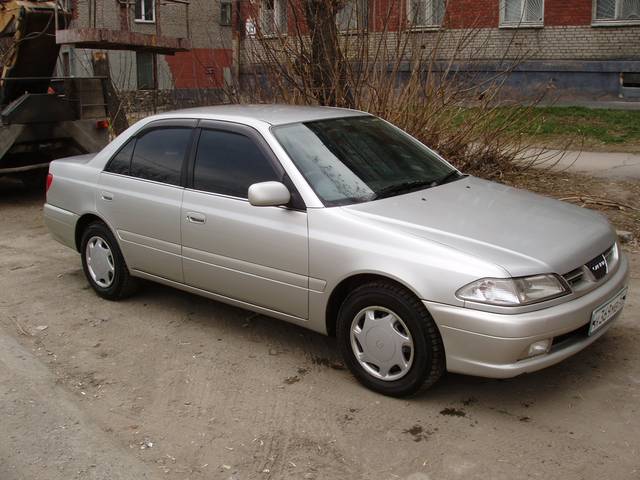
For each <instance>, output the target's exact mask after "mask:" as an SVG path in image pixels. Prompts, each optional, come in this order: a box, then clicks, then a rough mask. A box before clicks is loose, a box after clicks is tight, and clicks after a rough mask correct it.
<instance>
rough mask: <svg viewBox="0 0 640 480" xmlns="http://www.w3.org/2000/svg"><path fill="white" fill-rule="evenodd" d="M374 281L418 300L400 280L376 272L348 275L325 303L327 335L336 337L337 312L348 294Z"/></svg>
mask: <svg viewBox="0 0 640 480" xmlns="http://www.w3.org/2000/svg"><path fill="white" fill-rule="evenodd" d="M374 281H384V282H387V283H390V284H392V285H396V286H398V287H400V288H403V289H404V290H406V291H408V292H410V293H411V294H412V295H414V296H415V297H416V298H417V299H418V300H420V296H419V295H418V294H417V293H416V291H415V290H414V289H412V288H411V287H410V286H409V285H407V284H406V283H404V282H402V281H401V280H399V279H397V278H394V277H392V276H389V275H385V274H382V273H377V272H362V273H356V274H353V275H350V276H348V277H346V278H344V279H342V280H341V281H340V282H339V283H338V284H337V285H336V286H335V287H334V288H333V289H332V290H331V294H330V295H329V300H328V301H327V306H326V308H325V325H326V331H327V335H329V336H331V337H335V336H336V323H337V319H338V311H339V310H340V306H341V305H342V302H344V300H345V298H347V295H349V292H351V291H352V290H353V289H354V288H356V287H358V286H359V285H362V284H364V283H370V282H374Z"/></svg>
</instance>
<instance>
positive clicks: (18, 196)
mask: <svg viewBox="0 0 640 480" xmlns="http://www.w3.org/2000/svg"><path fill="white" fill-rule="evenodd" d="M44 200H45V186H44V185H42V186H41V187H40V186H38V187H27V186H26V185H25V184H24V183H22V182H21V181H20V180H16V179H12V178H0V207H2V206H5V205H12V206H18V205H29V204H34V203H42V202H44Z"/></svg>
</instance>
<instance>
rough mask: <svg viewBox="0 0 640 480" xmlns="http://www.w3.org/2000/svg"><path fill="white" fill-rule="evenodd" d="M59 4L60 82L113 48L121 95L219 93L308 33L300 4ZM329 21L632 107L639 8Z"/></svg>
mask: <svg viewBox="0 0 640 480" xmlns="http://www.w3.org/2000/svg"><path fill="white" fill-rule="evenodd" d="M67 1H68V2H71V4H72V6H73V11H74V15H73V20H72V21H71V25H69V26H68V27H69V29H70V30H71V31H72V32H73V30H76V31H77V32H80V33H79V34H80V37H78V36H76V37H74V36H73V35H72V34H71V35H70V36H69V35H67V36H66V37H64V35H63V40H64V39H65V38H66V41H62V42H59V43H63V44H65V45H66V46H64V47H63V51H62V62H61V69H62V70H63V72H62V73H68V74H72V75H83V74H91V73H92V70H91V61H90V50H87V49H100V48H109V49H110V50H109V51H110V53H109V57H110V63H111V73H112V78H113V79H114V82H115V83H116V85H117V86H118V87H119V88H120V89H122V90H144V89H149V88H153V87H154V85H157V86H158V88H159V89H161V90H168V89H173V88H176V89H179V90H180V91H185V92H197V91H201V90H206V89H214V90H215V89H220V88H221V87H222V86H223V85H224V84H225V82H229V81H231V79H232V78H233V77H236V76H240V77H242V76H243V75H246V74H247V73H248V72H250V71H251V69H252V65H251V59H250V56H249V55H247V52H249V51H250V50H251V49H252V48H255V46H256V44H259V45H260V46H261V47H264V46H265V45H266V46H267V47H269V42H273V38H272V37H278V36H282V35H286V34H287V33H289V35H291V34H292V32H294V31H296V30H297V29H298V28H301V29H302V30H303V31H304V25H303V24H302V25H300V23H301V15H300V11H299V10H298V11H296V9H297V6H299V3H297V2H300V1H301V0H165V1H163V2H160V0H130V1H124V0H67ZM336 22H337V24H338V27H339V30H340V31H341V32H342V34H344V37H345V38H347V37H349V34H350V33H352V31H353V30H354V29H357V30H359V31H361V32H365V35H366V37H367V39H368V41H370V42H374V43H375V42H379V41H382V40H384V41H387V42H392V41H393V39H394V35H397V34H398V33H397V32H398V31H400V30H402V31H403V32H405V33H407V32H408V34H409V35H415V36H416V37H419V38H420V42H419V43H421V44H422V45H427V46H428V45H430V44H433V43H435V42H436V39H437V38H440V39H441V46H440V53H441V55H442V56H443V57H447V56H448V55H451V54H452V52H451V49H452V48H453V46H454V45H456V39H459V38H460V36H462V35H464V34H465V32H467V31H469V29H473V30H474V31H475V32H476V34H475V36H474V39H473V41H472V42H470V44H469V45H467V46H466V49H467V53H468V55H467V56H466V57H465V56H464V55H462V57H465V58H466V60H464V61H462V60H461V61H459V62H458V63H459V64H458V65H457V66H456V68H458V69H459V70H460V71H463V72H464V71H468V72H476V73H477V72H481V73H482V74H484V75H488V76H490V75H491V74H492V73H493V72H497V71H499V70H500V69H501V68H504V67H503V65H504V62H503V61H504V59H505V58H524V60H523V61H522V62H520V63H519V64H518V67H517V68H516V70H515V71H514V72H513V74H512V75H511V77H510V79H509V82H508V83H509V85H510V86H512V87H513V92H514V94H520V93H522V92H532V91H535V90H536V88H538V87H543V86H547V85H553V87H555V89H556V92H558V93H559V94H560V95H562V96H565V97H586V98H594V97H595V98H600V97H602V98H614V97H624V98H633V97H636V98H638V97H640V93H639V92H640V0H350V1H348V2H347V5H346V6H345V7H344V8H343V9H342V10H341V11H340V12H339V13H338V15H337V18H336ZM302 23H303V22H302ZM103 30H108V31H110V32H112V35H113V36H114V38H115V39H111V38H109V39H108V40H110V41H111V43H110V44H109V42H106V46H105V42H104V41H103V42H98V41H95V42H93V43H92V42H88V41H85V42H78V41H77V40H78V38H80V39H85V40H86V39H87V38H93V37H95V36H96V32H98V31H103ZM83 32H84V33H83ZM87 32H89V33H87ZM91 32H93V34H91ZM82 35H84V37H83V36H82ZM92 35H93V37H92ZM123 35H124V37H123ZM100 38H101V39H103V40H104V38H106V37H105V35H102V36H101V37H100ZM118 39H120V41H121V42H122V43H123V45H118ZM442 39H443V40H442ZM72 40H75V41H72ZM127 42H128V44H126V45H124V44H125V43H127ZM113 48H126V50H113ZM423 48H424V47H423ZM447 49H449V51H448V50H447ZM153 53H156V54H158V55H157V57H156V58H157V64H156V65H157V68H153V66H154V65H153V63H154V61H153ZM167 53H172V55H167ZM469 59H472V61H470V60H469ZM407 68H409V67H407ZM156 71H157V74H156V75H155V77H154V72H156Z"/></svg>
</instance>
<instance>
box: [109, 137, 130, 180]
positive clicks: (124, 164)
mask: <svg viewBox="0 0 640 480" xmlns="http://www.w3.org/2000/svg"><path fill="white" fill-rule="evenodd" d="M135 144H136V139H135V138H132V139H131V140H129V141H128V142H127V143H126V144H125V146H124V147H122V148H121V149H120V151H119V152H118V153H116V154H115V156H114V157H113V158H112V159H111V160H110V161H109V164H108V165H107V168H105V171H106V172H111V173H118V174H120V175H129V167H130V166H131V155H132V154H133V147H134V146H135Z"/></svg>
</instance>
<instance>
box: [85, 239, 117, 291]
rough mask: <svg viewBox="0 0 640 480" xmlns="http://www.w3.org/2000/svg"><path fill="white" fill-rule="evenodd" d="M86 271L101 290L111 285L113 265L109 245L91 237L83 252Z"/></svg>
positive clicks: (102, 240)
mask: <svg viewBox="0 0 640 480" xmlns="http://www.w3.org/2000/svg"><path fill="white" fill-rule="evenodd" d="M85 256H86V260H87V269H88V270H89V275H91V278H92V279H93V281H94V282H95V283H96V284H97V285H99V286H100V287H102V288H108V287H109V286H110V285H111V284H112V283H113V277H114V275H115V270H116V269H115V263H114V261H113V254H112V253H111V248H109V244H108V243H107V242H105V241H104V239H102V238H100V237H91V238H90V239H89V241H88V242H87V249H86V251H85Z"/></svg>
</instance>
